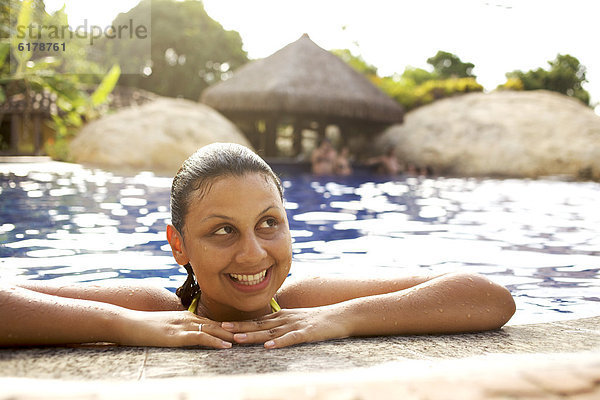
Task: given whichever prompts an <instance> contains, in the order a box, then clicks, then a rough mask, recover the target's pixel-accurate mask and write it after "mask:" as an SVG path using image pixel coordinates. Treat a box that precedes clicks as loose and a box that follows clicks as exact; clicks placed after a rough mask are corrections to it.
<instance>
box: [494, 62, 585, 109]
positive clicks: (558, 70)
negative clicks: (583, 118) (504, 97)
mask: <svg viewBox="0 0 600 400" xmlns="http://www.w3.org/2000/svg"><path fill="white" fill-rule="evenodd" d="M548 64H549V65H550V69H549V70H545V69H542V68H538V69H535V70H530V71H527V72H523V71H520V70H515V71H512V72H508V73H507V74H506V77H507V79H508V81H507V82H510V80H511V79H512V80H515V79H518V80H520V81H521V83H522V88H523V90H538V89H545V90H551V91H553V92H558V93H562V94H565V95H567V96H571V97H575V98H577V99H579V100H581V101H582V102H583V103H584V104H586V105H589V104H590V94H589V93H588V92H587V91H586V90H585V89H583V84H584V83H585V82H587V79H586V76H585V75H586V68H585V66H584V65H582V64H581V63H580V62H579V60H578V59H577V58H575V57H573V56H571V55H569V54H565V55H562V54H558V55H557V56H556V58H555V59H554V60H552V61H548ZM506 85H507V84H505V85H503V86H502V87H506Z"/></svg>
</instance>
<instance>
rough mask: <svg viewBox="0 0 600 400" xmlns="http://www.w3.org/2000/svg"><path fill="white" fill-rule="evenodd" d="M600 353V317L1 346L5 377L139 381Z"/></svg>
mask: <svg viewBox="0 0 600 400" xmlns="http://www.w3.org/2000/svg"><path fill="white" fill-rule="evenodd" d="M599 350H600V317H594V318H587V319H579V320H572V321H564V322H554V323H548V324H536V325H520V326H508V327H505V328H503V329H502V330H499V331H494V332H486V333H477V334H461V335H443V336H389V337H374V338H351V339H342V340H331V341H327V342H319V343H308V344H302V345H298V346H293V347H290V348H285V349H278V350H265V349H264V348H263V347H262V346H259V345H256V346H236V347H234V348H232V349H228V350H207V349H200V348H183V349H165V348H142V347H119V346H112V345H89V346H70V347H33V348H4V349H0V378H31V379H66V380H111V381H138V380H152V379H155V378H186V377H224V376H228V377H231V376H232V375H239V376H243V375H246V374H270V373H311V372H325V371H329V370H344V369H355V368H371V367H377V366H378V365H382V364H386V363H396V362H408V361H432V362H434V361H442V360H449V359H463V358H469V357H479V356H486V355H490V354H494V355H497V354H521V355H526V354H539V353H548V354H551V353H583V352H594V351H596V352H598V351H599Z"/></svg>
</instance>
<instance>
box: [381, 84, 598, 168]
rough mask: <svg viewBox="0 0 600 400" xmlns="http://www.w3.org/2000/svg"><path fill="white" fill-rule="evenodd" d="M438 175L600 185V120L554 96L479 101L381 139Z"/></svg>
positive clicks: (419, 117)
mask: <svg viewBox="0 0 600 400" xmlns="http://www.w3.org/2000/svg"><path fill="white" fill-rule="evenodd" d="M377 145H378V147H379V149H380V151H383V150H384V149H386V148H389V147H390V146H393V147H395V148H396V154H397V155H398V158H399V160H400V161H401V162H404V163H406V164H412V165H416V166H419V167H421V168H423V167H425V166H429V167H431V168H433V170H434V172H435V173H437V174H446V175H461V176H499V177H532V178H535V177H541V176H549V175H567V176H570V177H575V178H583V179H600V117H599V116H598V115H596V114H595V113H594V112H593V111H592V109H591V108H589V107H586V106H585V105H584V104H582V103H581V102H580V101H579V100H576V99H573V98H570V97H567V96H564V95H562V94H559V93H554V92H549V91H543V90H539V91H522V92H516V91H496V92H492V93H489V94H485V93H473V94H466V95H462V96H458V97H452V98H448V99H444V100H439V101H436V102H434V103H432V104H430V105H427V106H424V107H421V108H418V109H416V110H413V111H411V112H409V113H408V114H406V117H405V122H404V124H402V125H394V126H392V127H390V128H388V129H387V130H386V131H385V132H384V133H383V134H382V135H381V136H380V137H379V139H378V144H377Z"/></svg>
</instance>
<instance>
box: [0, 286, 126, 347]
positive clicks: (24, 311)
mask: <svg viewBox="0 0 600 400" xmlns="http://www.w3.org/2000/svg"><path fill="white" fill-rule="evenodd" d="M125 311H126V310H125V309H123V308H121V307H118V306H114V305H111V304H106V303H101V302H96V301H89V300H78V299H70V298H64V297H59V296H52V295H48V294H45V293H39V292H36V291H32V290H28V289H25V288H22V287H18V286H2V287H0V320H1V321H2V323H1V324H0V345H1V346H14V345H36V344H67V343H89V342H118V340H119V331H120V326H119V323H122V322H123V313H124V312H125Z"/></svg>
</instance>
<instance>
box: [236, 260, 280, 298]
mask: <svg viewBox="0 0 600 400" xmlns="http://www.w3.org/2000/svg"><path fill="white" fill-rule="evenodd" d="M272 269H273V266H271V267H269V268H267V269H265V270H263V271H261V272H258V273H256V274H227V276H228V277H229V281H230V282H231V283H232V285H233V286H234V287H235V288H236V289H238V290H241V291H243V292H254V291H257V290H262V289H264V288H265V287H267V285H268V284H269V281H270V280H271V270H272Z"/></svg>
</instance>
